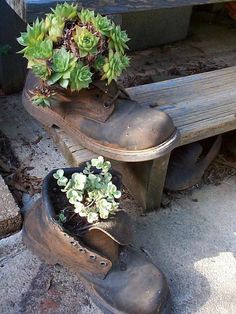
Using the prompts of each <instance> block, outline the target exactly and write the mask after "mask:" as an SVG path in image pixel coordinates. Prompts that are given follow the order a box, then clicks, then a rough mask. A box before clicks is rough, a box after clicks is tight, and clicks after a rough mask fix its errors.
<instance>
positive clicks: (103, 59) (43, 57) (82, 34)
mask: <svg viewBox="0 0 236 314" xmlns="http://www.w3.org/2000/svg"><path fill="white" fill-rule="evenodd" d="M128 40H129V38H128V36H127V34H126V32H125V31H122V30H121V28H120V26H118V25H115V24H114V23H113V22H112V21H111V20H110V19H108V18H107V17H105V16H101V15H100V14H95V13H94V11H91V10H88V9H81V10H80V11H79V10H78V7H77V6H76V5H73V4H68V3H64V4H58V5H57V6H56V8H55V9H52V12H51V13H49V14H47V15H46V18H45V19H43V20H39V19H37V20H36V21H35V22H34V23H33V24H32V25H28V26H27V31H26V32H24V33H21V36H20V37H19V38H18V42H19V43H20V44H21V45H22V46H24V48H23V49H22V50H21V51H20V52H21V53H23V54H24V57H25V58H27V59H28V68H30V69H32V71H33V73H34V74H35V75H36V76H37V77H39V78H40V80H41V82H42V84H41V86H40V87H39V88H38V89H37V91H36V92H35V93H34V96H33V101H34V103H35V104H37V105H43V106H48V105H50V101H49V99H50V97H51V96H52V95H53V90H54V88H55V87H56V86H58V85H59V86H61V87H62V88H65V89H67V88H69V89H70V90H71V91H79V90H81V89H83V88H88V87H89V85H90V83H91V82H92V80H97V79H102V80H107V83H108V84H110V82H111V81H112V80H116V79H117V78H118V77H119V76H120V74H121V73H122V71H123V70H124V69H125V68H126V67H127V66H128V65H129V58H128V57H127V56H126V55H125V49H127V48H128V47H127V41H128ZM45 91H46V92H45Z"/></svg>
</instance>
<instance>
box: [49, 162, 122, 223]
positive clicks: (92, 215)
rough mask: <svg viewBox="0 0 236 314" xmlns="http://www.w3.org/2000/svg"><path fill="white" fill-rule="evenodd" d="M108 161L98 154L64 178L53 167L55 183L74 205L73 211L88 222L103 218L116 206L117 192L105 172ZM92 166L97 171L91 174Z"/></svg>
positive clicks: (108, 173) (113, 211)
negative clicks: (82, 167)
mask: <svg viewBox="0 0 236 314" xmlns="http://www.w3.org/2000/svg"><path fill="white" fill-rule="evenodd" d="M110 168H111V163H110V162H109V161H104V158H103V157H102V156H99V157H98V158H97V159H92V160H91V162H87V163H86V167H85V168H84V170H83V172H80V173H77V172H76V173H73V174H72V176H71V178H70V179H68V178H67V177H66V176H64V171H63V170H62V169H59V170H57V171H56V172H55V173H54V174H53V177H54V178H55V179H56V180H57V184H58V186H61V187H63V188H62V189H61V191H62V192H65V193H66V197H67V198H68V200H69V203H70V204H72V205H73V206H74V212H75V213H77V214H79V216H80V217H86V218H87V221H88V222H89V223H94V222H97V221H98V220H99V218H101V219H107V218H108V217H109V215H110V214H114V213H115V212H116V210H117V209H118V206H119V203H118V201H117V199H119V198H120V197H121V192H120V191H119V190H118V189H117V187H116V185H114V184H113V183H112V174H111V173H110V172H109V170H110ZM94 169H97V170H99V171H98V173H95V171H94ZM59 219H60V221H61V222H65V221H66V217H65V216H64V214H63V211H62V212H61V213H60V215H59Z"/></svg>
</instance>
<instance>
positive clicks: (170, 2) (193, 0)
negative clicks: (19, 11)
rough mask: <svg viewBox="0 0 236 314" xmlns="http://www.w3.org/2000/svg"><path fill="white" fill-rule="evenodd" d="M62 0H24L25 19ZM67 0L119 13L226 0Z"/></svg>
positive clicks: (104, 12)
mask: <svg viewBox="0 0 236 314" xmlns="http://www.w3.org/2000/svg"><path fill="white" fill-rule="evenodd" d="M59 2H62V3H63V2H64V0H59V1H58V0H25V5H26V18H27V21H32V20H34V19H35V18H36V17H38V16H42V15H44V14H45V13H47V12H48V11H49V8H50V7H55V5H56V3H59ZM67 2H71V3H78V4H79V5H81V6H82V7H86V8H90V9H95V10H96V11H98V12H100V13H103V14H120V13H128V12H135V11H147V10H156V9H164V8H175V7H181V6H192V5H198V4H209V3H219V2H227V1H226V0H113V1H110V0H99V1H95V0H80V1H77V0H68V1H67Z"/></svg>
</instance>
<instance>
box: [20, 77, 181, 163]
mask: <svg viewBox="0 0 236 314" xmlns="http://www.w3.org/2000/svg"><path fill="white" fill-rule="evenodd" d="M38 84H39V81H38V79H37V78H36V77H35V76H34V75H33V74H32V73H31V72H29V74H28V77H27V80H26V84H25V88H24V92H23V104H24V106H25V108H26V110H27V111H28V112H29V113H30V114H31V115H32V116H34V117H35V118H36V119H37V120H39V121H40V122H41V123H43V124H44V125H47V126H52V125H56V126H58V127H60V128H61V129H63V130H64V131H65V132H66V133H67V134H69V135H70V136H71V137H73V138H74V139H75V140H76V141H78V143H80V144H81V145H82V146H84V147H86V148H88V149H90V150H92V151H94V152H96V153H98V154H101V155H103V156H106V157H108V158H112V159H115V160H121V161H144V160H151V159H154V158H157V157H160V156H162V155H164V154H166V153H168V152H170V151H171V150H172V149H173V148H174V147H175V146H176V144H177V142H178V139H179V133H178V131H177V130H176V128H175V127H174V125H173V122H172V120H171V118H170V117H169V116H168V115H167V114H166V113H164V112H162V111H159V110H157V108H150V107H148V108H147V107H143V106H141V105H140V104H138V103H137V102H136V101H133V100H131V99H130V98H129V96H128V94H127V93H126V92H125V90H121V89H120V88H118V86H117V85H116V84H115V83H112V84H111V85H109V86H106V85H105V83H104V82H101V81H98V82H95V83H94V84H93V86H92V87H91V88H90V89H89V90H81V91H80V92H79V93H70V92H69V91H66V92H65V91H62V90H61V89H60V90H59V89H58V90H57V91H56V93H57V95H56V100H55V101H54V102H53V105H52V106H51V107H50V108H43V107H38V106H36V105H34V104H33V103H32V101H31V93H30V91H32V90H33V89H34V88H35V87H36V86H38Z"/></svg>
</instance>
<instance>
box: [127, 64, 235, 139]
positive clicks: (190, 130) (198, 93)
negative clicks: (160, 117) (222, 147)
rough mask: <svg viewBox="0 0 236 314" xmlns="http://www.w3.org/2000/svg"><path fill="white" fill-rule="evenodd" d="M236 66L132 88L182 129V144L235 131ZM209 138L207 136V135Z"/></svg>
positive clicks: (135, 96) (136, 96) (133, 93)
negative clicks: (156, 105) (157, 105)
mask: <svg viewBox="0 0 236 314" xmlns="http://www.w3.org/2000/svg"><path fill="white" fill-rule="evenodd" d="M235 82H236V67H230V68H226V69H222V70H216V71H212V72H207V73H202V74H196V75H191V76H186V77H183V78H177V79H173V80H169V81H165V82H158V83H153V84H148V85H142V86H137V87H132V88H129V89H128V92H129V93H130V95H131V97H132V98H133V99H136V100H137V101H138V102H139V103H141V104H142V105H144V106H149V105H150V104H159V105H160V107H158V109H161V110H163V111H165V112H166V113H168V114H169V115H170V116H171V117H172V119H173V121H174V123H175V125H176V126H177V127H178V128H179V129H180V131H181V135H182V140H181V144H182V145H184V144H188V143H190V142H193V141H197V140H199V139H202V138H205V137H208V136H213V135H216V134H220V133H224V132H227V131H230V130H232V129H235V128H236V88H235ZM206 135H207V136H206Z"/></svg>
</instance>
